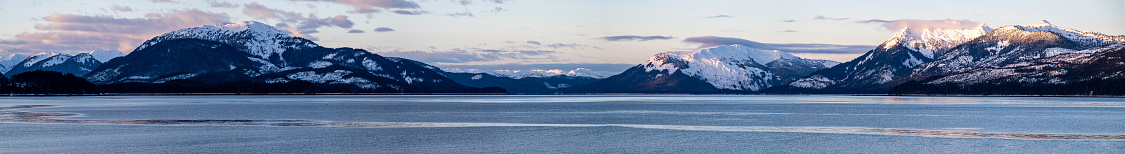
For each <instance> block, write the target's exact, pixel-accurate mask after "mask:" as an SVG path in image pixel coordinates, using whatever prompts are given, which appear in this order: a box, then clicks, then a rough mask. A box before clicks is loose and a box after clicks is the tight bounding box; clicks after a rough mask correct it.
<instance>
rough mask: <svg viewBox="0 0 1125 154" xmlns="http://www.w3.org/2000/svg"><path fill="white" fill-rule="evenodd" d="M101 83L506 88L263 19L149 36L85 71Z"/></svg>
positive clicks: (469, 90)
mask: <svg viewBox="0 0 1125 154" xmlns="http://www.w3.org/2000/svg"><path fill="white" fill-rule="evenodd" d="M85 77H86V78H87V79H89V80H90V81H91V82H94V83H96V84H115V83H165V82H169V81H177V80H186V81H193V82H202V83H224V82H234V81H253V82H263V83H288V82H293V81H304V82H310V83H312V84H314V85H316V86H317V87H319V88H318V91H320V92H326V91H323V90H328V91H330V92H363V93H477V92H484V93H496V92H500V93H503V92H504V91H503V90H502V89H498V88H488V89H481V88H472V87H468V86H464V85H460V84H457V83H455V82H454V81H453V80H450V79H449V78H446V77H444V76H442V75H441V74H440V73H438V72H435V71H433V70H431V69H429V68H425V67H424V66H422V65H418V64H416V63H414V62H410V61H403V59H400V58H387V57H382V56H379V55H377V54H373V53H370V52H367V51H364V50H361V49H352V48H325V47H321V46H320V45H317V44H316V43H314V42H312V41H309V40H307V39H303V38H299V37H292V36H289V35H288V34H286V33H284V32H282V31H280V30H278V29H276V28H274V27H272V26H269V25H266V24H263V23H259V22H252V21H243V22H238V23H228V24H220V25H207V26H201V27H194V28H186V29H181V30H176V31H173V32H169V33H166V34H164V35H161V36H157V37H154V38H153V39H150V40H148V41H145V42H144V43H142V44H141V46H139V47H137V49H135V50H134V51H133V52H131V53H130V54H129V55H126V56H125V57H121V58H117V59H114V60H111V61H109V62H107V63H105V64H103V65H102V66H101V67H98V68H97V69H94V70H93V71H92V72H91V73H89V74H87V75H86V76H85Z"/></svg>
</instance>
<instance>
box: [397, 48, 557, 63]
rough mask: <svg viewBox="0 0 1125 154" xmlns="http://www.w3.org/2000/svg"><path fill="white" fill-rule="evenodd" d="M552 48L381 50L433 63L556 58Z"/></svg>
mask: <svg viewBox="0 0 1125 154" xmlns="http://www.w3.org/2000/svg"><path fill="white" fill-rule="evenodd" d="M556 53H558V52H557V51H550V50H501V49H452V50H446V51H432V50H431V51H398V50H395V51H389V52H379V54H380V55H383V56H389V57H403V58H409V59H414V60H418V61H424V62H433V63H469V62H492V61H503V60H517V61H529V60H531V61H535V60H552V59H556V57H555V56H553V54H556Z"/></svg>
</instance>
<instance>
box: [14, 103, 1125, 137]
mask: <svg viewBox="0 0 1125 154" xmlns="http://www.w3.org/2000/svg"><path fill="white" fill-rule="evenodd" d="M56 106H57V105H17V106H0V122H6V123H40V124H106V125H172V126H279V127H349V128H418V127H627V128H640V129H666V130H686V131H738V132H797V133H839V134H876V135H903V136H922V137H952V138H1002V139H1042V140H1125V135H1122V134H1034V133H989V132H969V131H949V130H919V129H894V128H864V127H776V126H683V125H636V124H524V123H431V122H332V121H316V120H75V119H65V118H62V117H70V116H78V115H79V114H75V113H60V112H25V111H16V110H18V109H30V108H44V107H56ZM964 129H967V128H964Z"/></svg>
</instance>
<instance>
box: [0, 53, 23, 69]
mask: <svg viewBox="0 0 1125 154" xmlns="http://www.w3.org/2000/svg"><path fill="white" fill-rule="evenodd" d="M27 57H28V56H27V55H23V54H10V55H8V56H4V57H0V72H8V70H12V67H13V66H16V64H19V63H20V62H22V61H23V60H24V59H27Z"/></svg>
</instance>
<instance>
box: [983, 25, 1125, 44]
mask: <svg viewBox="0 0 1125 154" xmlns="http://www.w3.org/2000/svg"><path fill="white" fill-rule="evenodd" d="M1013 28H1015V29H1020V30H1024V31H1031V32H1039V31H1048V32H1054V33H1055V34H1059V35H1062V36H1063V37H1065V38H1067V39H1069V40H1072V41H1079V42H1087V43H1094V44H1095V46H1102V45H1107V44H1118V43H1125V35H1118V36H1111V35H1106V34H1102V33H1097V32H1091V31H1079V30H1075V29H1070V28H1066V27H1060V26H1057V25H1054V24H1051V23H1050V22H1047V20H1042V21H1039V22H1035V23H1032V24H1029V25H1026V26H1019V25H1015V26H1004V27H1002V29H1013Z"/></svg>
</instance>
